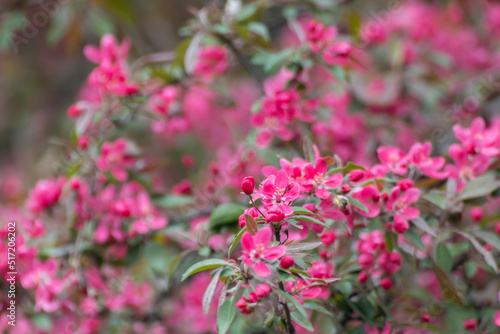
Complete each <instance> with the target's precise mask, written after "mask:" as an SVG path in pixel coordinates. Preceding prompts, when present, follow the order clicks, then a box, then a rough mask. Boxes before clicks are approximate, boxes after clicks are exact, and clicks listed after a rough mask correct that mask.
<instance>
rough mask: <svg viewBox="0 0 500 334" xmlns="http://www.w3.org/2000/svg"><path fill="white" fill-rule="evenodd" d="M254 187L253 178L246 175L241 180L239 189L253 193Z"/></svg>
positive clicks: (246, 192) (248, 193)
mask: <svg viewBox="0 0 500 334" xmlns="http://www.w3.org/2000/svg"><path fill="white" fill-rule="evenodd" d="M254 187H255V179H254V178H253V177H252V176H247V177H245V178H244V179H243V181H242V182H241V190H243V192H244V193H245V194H247V195H251V194H253V189H254Z"/></svg>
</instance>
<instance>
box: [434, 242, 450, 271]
mask: <svg viewBox="0 0 500 334" xmlns="http://www.w3.org/2000/svg"><path fill="white" fill-rule="evenodd" d="M436 263H437V264H438V265H439V266H440V267H441V268H442V269H443V270H444V271H445V272H446V273H449V272H451V268H452V266H453V258H452V257H451V253H450V251H449V249H448V247H446V246H445V244H443V243H442V242H440V243H438V244H437V246H436Z"/></svg>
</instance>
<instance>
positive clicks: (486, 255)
mask: <svg viewBox="0 0 500 334" xmlns="http://www.w3.org/2000/svg"><path fill="white" fill-rule="evenodd" d="M455 232H457V233H459V234H461V235H463V236H464V237H466V238H467V239H469V241H470V242H471V244H472V246H474V248H475V249H476V250H477V251H478V252H479V253H481V255H482V256H483V257H484V260H485V261H486V263H487V264H488V265H489V266H490V267H491V268H492V269H493V270H494V271H495V273H497V274H498V272H499V271H498V265H497V262H496V260H495V258H494V257H493V255H492V254H491V252H490V251H488V250H486V248H484V247H483V246H482V245H481V244H480V243H479V241H477V239H476V238H474V236H473V235H472V234H469V233H466V232H461V231H455Z"/></svg>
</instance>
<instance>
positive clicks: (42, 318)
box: [31, 313, 52, 331]
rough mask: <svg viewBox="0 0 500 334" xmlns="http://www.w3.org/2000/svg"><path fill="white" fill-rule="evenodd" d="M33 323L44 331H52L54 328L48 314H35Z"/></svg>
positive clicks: (32, 318) (32, 319)
mask: <svg viewBox="0 0 500 334" xmlns="http://www.w3.org/2000/svg"><path fill="white" fill-rule="evenodd" d="M31 321H32V323H33V325H35V327H37V328H39V329H41V330H43V331H50V329H51V328H52V320H51V318H50V317H49V316H48V315H47V314H44V313H37V314H34V315H33V316H32V317H31Z"/></svg>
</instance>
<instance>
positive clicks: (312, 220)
mask: <svg viewBox="0 0 500 334" xmlns="http://www.w3.org/2000/svg"><path fill="white" fill-rule="evenodd" d="M292 218H293V219H295V220H302V221H306V222H310V223H313V224H318V225H321V226H324V227H326V228H329V227H328V225H326V224H325V223H323V222H322V221H321V220H319V219H316V218H314V217H309V216H304V215H297V216H292Z"/></svg>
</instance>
